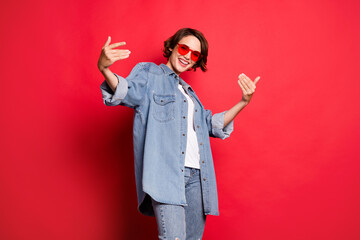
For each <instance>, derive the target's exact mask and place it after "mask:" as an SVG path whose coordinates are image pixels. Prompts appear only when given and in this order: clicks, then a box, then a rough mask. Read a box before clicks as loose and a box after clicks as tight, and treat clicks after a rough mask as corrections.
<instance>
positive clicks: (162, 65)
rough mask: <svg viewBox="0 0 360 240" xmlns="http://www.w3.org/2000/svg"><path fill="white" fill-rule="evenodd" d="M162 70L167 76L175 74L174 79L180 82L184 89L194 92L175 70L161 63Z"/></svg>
mask: <svg viewBox="0 0 360 240" xmlns="http://www.w3.org/2000/svg"><path fill="white" fill-rule="evenodd" d="M159 66H160V68H161V69H162V70H163V71H164V73H165V74H167V75H169V76H170V75H173V74H174V77H175V79H176V80H179V83H180V84H181V85H182V87H183V88H184V89H185V90H189V89H191V90H192V91H194V90H193V89H192V88H191V86H190V85H189V84H187V83H186V82H185V81H184V80H183V79H182V78H181V77H179V75H177V74H176V73H175V72H174V71H173V70H171V69H170V68H169V67H168V66H167V65H165V64H163V63H161V64H160V65H159Z"/></svg>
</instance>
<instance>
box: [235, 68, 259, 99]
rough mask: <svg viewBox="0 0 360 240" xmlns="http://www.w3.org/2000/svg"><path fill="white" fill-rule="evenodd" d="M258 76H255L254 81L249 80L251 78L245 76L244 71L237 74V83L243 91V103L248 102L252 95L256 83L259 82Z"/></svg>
mask: <svg viewBox="0 0 360 240" xmlns="http://www.w3.org/2000/svg"><path fill="white" fill-rule="evenodd" d="M259 80H260V77H256V78H255V80H254V82H253V81H251V79H250V78H249V77H248V76H246V75H245V74H244V73H241V74H240V75H239V80H238V84H239V86H240V88H241V90H242V93H243V97H242V99H241V100H242V101H244V102H245V103H249V102H250V100H251V97H252V96H253V94H254V92H255V89H256V84H257V83H258V82H259Z"/></svg>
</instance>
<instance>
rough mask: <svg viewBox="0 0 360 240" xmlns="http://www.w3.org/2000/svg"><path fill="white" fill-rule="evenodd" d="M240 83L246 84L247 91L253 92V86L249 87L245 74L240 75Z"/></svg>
mask: <svg viewBox="0 0 360 240" xmlns="http://www.w3.org/2000/svg"><path fill="white" fill-rule="evenodd" d="M240 83H241V84H242V85H243V86H244V88H245V90H246V92H247V93H249V92H251V87H249V85H248V84H247V83H246V80H245V77H244V76H241V77H240Z"/></svg>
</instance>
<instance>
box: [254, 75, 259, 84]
mask: <svg viewBox="0 0 360 240" xmlns="http://www.w3.org/2000/svg"><path fill="white" fill-rule="evenodd" d="M259 80H260V76H257V77H256V78H255V80H254V84H255V85H256V84H257V83H258V82H259Z"/></svg>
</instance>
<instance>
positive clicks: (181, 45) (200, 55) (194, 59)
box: [177, 43, 202, 62]
mask: <svg viewBox="0 0 360 240" xmlns="http://www.w3.org/2000/svg"><path fill="white" fill-rule="evenodd" d="M177 45H178V53H180V54H181V52H180V51H186V50H184V49H182V50H180V48H181V47H186V48H187V49H188V50H187V52H186V53H185V54H181V55H186V54H188V53H189V52H191V60H193V61H194V62H196V61H198V60H199V59H200V58H201V57H202V54H201V53H200V52H199V51H195V50H192V49H190V48H189V46H188V45H186V44H182V43H178V44H177ZM194 53H199V57H196V56H195V55H194Z"/></svg>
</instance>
